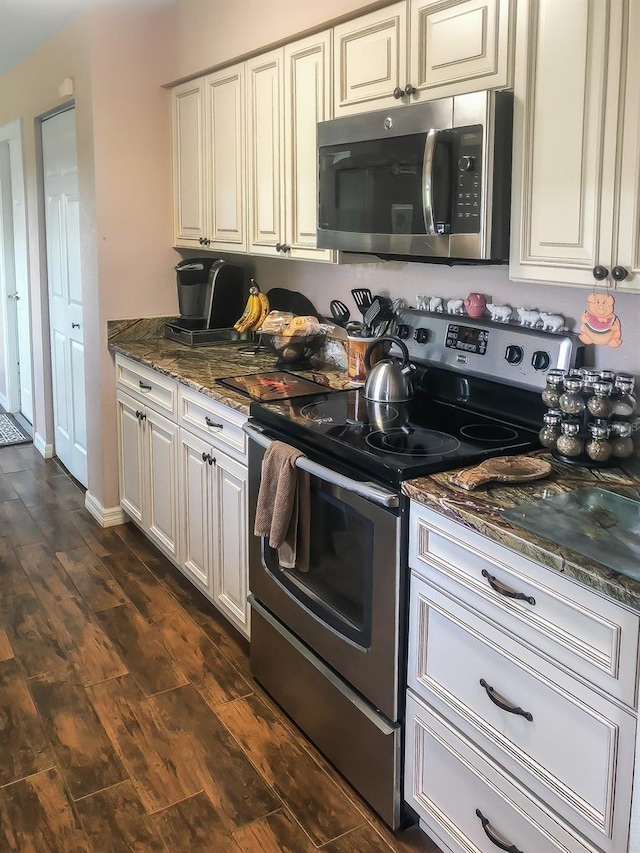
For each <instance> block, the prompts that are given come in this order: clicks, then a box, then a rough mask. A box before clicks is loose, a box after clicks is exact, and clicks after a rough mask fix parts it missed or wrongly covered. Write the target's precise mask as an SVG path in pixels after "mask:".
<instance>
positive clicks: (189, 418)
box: [178, 385, 247, 462]
mask: <svg viewBox="0 0 640 853" xmlns="http://www.w3.org/2000/svg"><path fill="white" fill-rule="evenodd" d="M178 395H179V404H178V422H179V424H180V426H181V427H184V429H188V430H189V431H190V432H193V433H196V435H199V436H200V438H202V439H204V441H208V442H211V443H212V444H215V445H217V446H218V447H219V448H220V449H221V450H223V451H226V452H228V453H229V454H230V455H231V456H233V457H234V458H235V459H237V460H238V461H239V462H246V459H247V436H246V435H245V433H244V432H243V431H242V424H243V423H245V422H246V420H247V415H245V414H242V412H237V411H236V410H235V409H231V408H230V407H229V406H223V405H222V404H221V403H217V402H216V401H215V400H212V399H211V398H210V397H207V396H205V395H204V394H199V393H198V392H197V391H192V390H190V389H189V388H185V387H184V386H183V385H181V386H179V389H178Z"/></svg>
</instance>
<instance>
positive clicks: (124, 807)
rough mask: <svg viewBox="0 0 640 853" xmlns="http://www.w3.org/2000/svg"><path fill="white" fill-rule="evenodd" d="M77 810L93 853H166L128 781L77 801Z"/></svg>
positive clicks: (151, 822)
mask: <svg viewBox="0 0 640 853" xmlns="http://www.w3.org/2000/svg"><path fill="white" fill-rule="evenodd" d="M76 809H77V811H78V814H79V815H80V819H81V821H82V825H83V826H84V829H85V832H86V833H87V835H88V836H89V840H90V841H91V845H92V848H93V850H94V851H95V853H167V851H166V848H165V846H164V844H163V843H162V840H161V838H160V835H159V833H158V831H157V829H156V826H155V821H154V820H153V818H150V817H149V816H148V815H147V813H146V812H145V810H144V809H143V808H142V803H141V802H140V798H139V797H138V795H137V793H136V789H135V788H134V787H133V784H132V783H131V782H130V781H129V780H127V781H125V782H120V783H119V784H118V785H114V786H113V787H111V788H106V789H105V790H104V791H99V792H98V793H96V794H92V795H91V796H90V797H85V798H84V799H82V800H79V801H78V802H77V803H76ZM178 850H179V848H174V849H173V850H171V851H170V853H178ZM184 850H185V853H187V851H188V850H189V848H188V847H185V848H184Z"/></svg>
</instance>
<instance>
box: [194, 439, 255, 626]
mask: <svg viewBox="0 0 640 853" xmlns="http://www.w3.org/2000/svg"><path fill="white" fill-rule="evenodd" d="M179 469H180V509H181V534H182V535H181V543H182V545H181V559H180V566H181V568H182V570H183V571H184V572H185V573H186V574H187V575H188V576H189V577H190V579H191V580H192V581H193V582H194V583H195V584H196V585H197V586H198V587H199V588H200V589H201V590H202V591H203V592H204V593H205V594H206V595H207V596H208V597H209V598H211V600H212V601H213V602H214V603H215V604H216V605H217V606H218V607H219V608H220V610H222V612H223V613H224V614H225V616H227V618H228V619H229V620H230V621H231V622H233V624H234V625H235V626H236V627H237V628H238V629H239V630H240V631H241V632H242V633H243V634H245V635H247V636H248V634H249V609H248V606H247V593H248V589H247V574H248V573H247V536H248V529H247V468H246V465H242V464H240V463H239V462H236V461H235V460H234V459H231V457H229V456H228V455H227V454H225V453H223V452H222V451H221V450H220V449H219V448H216V447H215V446H213V445H212V444H210V443H207V442H206V441H204V440H203V439H202V438H200V437H198V436H197V435H194V434H193V433H190V432H188V431H187V430H185V429H181V430H180V465H179Z"/></svg>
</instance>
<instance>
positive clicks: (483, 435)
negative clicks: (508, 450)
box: [460, 424, 518, 444]
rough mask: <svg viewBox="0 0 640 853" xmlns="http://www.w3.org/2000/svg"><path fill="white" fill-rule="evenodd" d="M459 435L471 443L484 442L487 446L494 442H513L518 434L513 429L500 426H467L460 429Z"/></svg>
mask: <svg viewBox="0 0 640 853" xmlns="http://www.w3.org/2000/svg"><path fill="white" fill-rule="evenodd" d="M460 435H463V436H464V437H465V438H470V439H472V440H473V441H485V442H487V444H489V443H491V442H494V441H495V442H504V441H513V439H514V438H517V436H518V432H517V430H515V429H513V427H508V426H503V425H502V424H469V425H468V426H463V427H462V428H461V429H460Z"/></svg>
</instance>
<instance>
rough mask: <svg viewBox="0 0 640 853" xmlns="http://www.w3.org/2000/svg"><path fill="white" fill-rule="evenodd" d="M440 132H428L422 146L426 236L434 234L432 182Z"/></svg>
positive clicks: (423, 204)
mask: <svg viewBox="0 0 640 853" xmlns="http://www.w3.org/2000/svg"><path fill="white" fill-rule="evenodd" d="M439 134H440V131H438V130H430V131H429V132H428V133H427V139H426V142H425V145H424V163H423V169H422V210H423V213H424V227H425V231H426V233H427V234H428V235H432V234H435V233H436V222H435V213H434V209H433V180H434V169H435V164H436V146H437V144H438V136H439Z"/></svg>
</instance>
